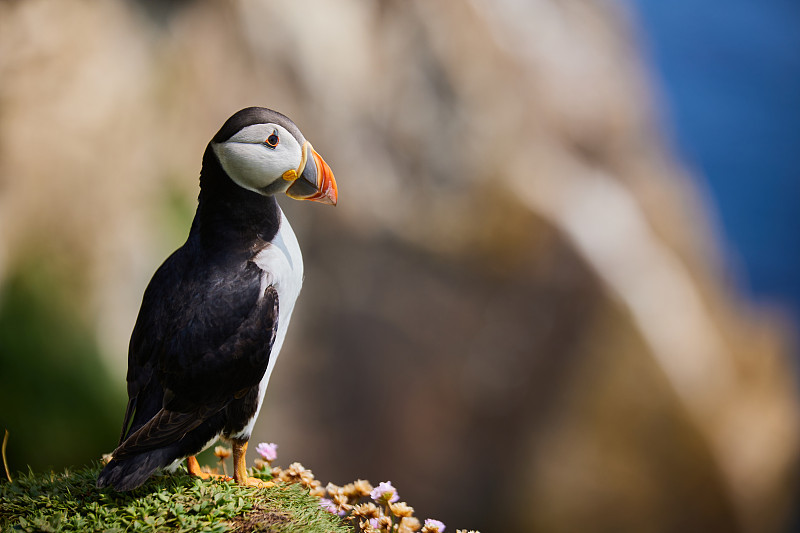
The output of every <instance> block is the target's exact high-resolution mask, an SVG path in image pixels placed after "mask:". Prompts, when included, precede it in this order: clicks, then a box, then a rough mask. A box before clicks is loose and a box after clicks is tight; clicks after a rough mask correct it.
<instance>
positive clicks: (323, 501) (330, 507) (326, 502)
mask: <svg viewBox="0 0 800 533" xmlns="http://www.w3.org/2000/svg"><path fill="white" fill-rule="evenodd" d="M319 506H320V507H322V508H323V509H325V510H326V511H328V512H329V513H333V514H336V515H339V516H344V515H345V512H344V511H343V510H341V509H339V507H338V506H337V505H336V504H335V503H333V500H331V499H328V498H320V499H319Z"/></svg>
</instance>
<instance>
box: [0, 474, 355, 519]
mask: <svg viewBox="0 0 800 533" xmlns="http://www.w3.org/2000/svg"><path fill="white" fill-rule="evenodd" d="M99 472H100V465H97V464H95V465H93V466H91V467H87V468H82V469H78V470H73V471H69V470H68V471H65V472H64V473H63V474H55V473H49V474H34V473H32V472H31V473H28V474H27V475H20V476H18V477H17V478H16V479H15V480H14V482H13V483H3V484H0V531H45V532H49V531H59V532H62V531H63V532H71V531H75V532H83V531H107V532H120V533H121V532H134V531H135V532H146V531H187V532H188V531H207V532H222V531H240V532H250V531H263V532H275V533H283V532H308V533H317V532H319V533H322V532H326V533H328V532H330V533H348V532H350V531H352V529H351V528H350V527H348V526H347V525H346V524H344V523H343V522H342V521H341V520H340V519H339V518H338V517H337V516H335V515H333V514H331V513H328V512H325V511H324V510H323V509H321V508H320V505H319V499H317V498H314V497H313V496H311V495H309V493H308V491H307V490H306V489H304V488H302V487H301V486H299V485H287V484H279V485H277V486H276V487H271V488H265V489H256V488H252V487H240V486H238V485H236V484H235V483H233V482H226V481H202V480H200V479H198V478H196V477H193V476H189V475H187V474H182V473H178V474H174V475H163V476H154V477H153V478H151V479H150V480H149V481H148V482H147V483H146V484H145V485H143V486H142V487H140V488H138V489H136V490H134V491H131V492H128V493H119V492H115V491H113V490H111V489H102V490H101V489H97V488H96V487H95V482H96V480H97V474H98V473H99Z"/></svg>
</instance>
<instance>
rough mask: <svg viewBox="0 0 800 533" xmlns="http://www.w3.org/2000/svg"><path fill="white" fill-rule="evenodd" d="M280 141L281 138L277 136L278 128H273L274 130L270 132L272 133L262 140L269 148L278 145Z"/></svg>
mask: <svg viewBox="0 0 800 533" xmlns="http://www.w3.org/2000/svg"><path fill="white" fill-rule="evenodd" d="M280 141H281V140H280V139H279V138H278V130H275V131H273V132H272V135H270V136H269V137H267V140H266V141H264V144H266V145H267V146H269V147H270V148H275V147H276V146H278V143H279V142H280Z"/></svg>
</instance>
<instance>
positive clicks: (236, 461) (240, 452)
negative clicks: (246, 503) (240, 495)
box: [231, 439, 275, 487]
mask: <svg viewBox="0 0 800 533" xmlns="http://www.w3.org/2000/svg"><path fill="white" fill-rule="evenodd" d="M231 444H232V446H233V479H234V480H236V483H238V484H239V485H249V486H251V487H273V486H274V485H275V483H272V482H271V481H264V480H261V479H258V478H255V477H249V476H248V475H247V462H246V461H245V454H246V453H247V440H245V439H233V440H231Z"/></svg>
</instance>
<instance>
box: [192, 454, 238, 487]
mask: <svg viewBox="0 0 800 533" xmlns="http://www.w3.org/2000/svg"><path fill="white" fill-rule="evenodd" d="M186 469H187V470H188V471H189V474H190V475H192V476H197V477H199V478H200V479H211V478H214V479H222V480H225V481H229V480H231V479H232V478H231V477H230V476H226V475H224V474H214V473H212V472H203V470H202V469H201V468H200V464H199V463H198V462H197V457H195V456H194V455H192V456H191V457H187V458H186Z"/></svg>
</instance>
